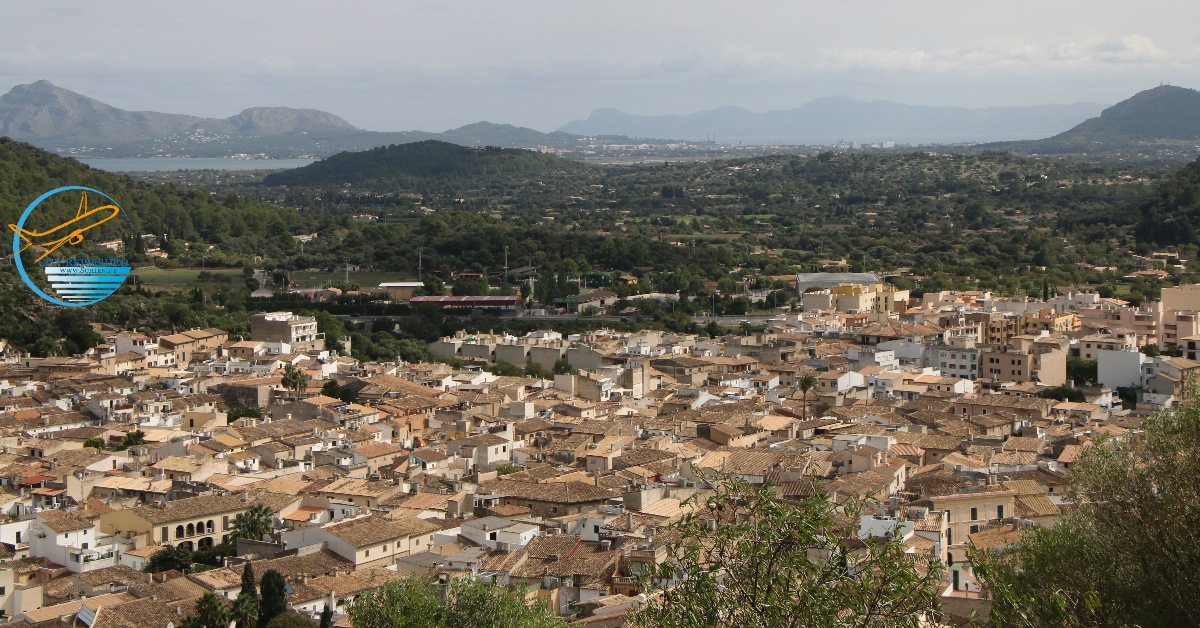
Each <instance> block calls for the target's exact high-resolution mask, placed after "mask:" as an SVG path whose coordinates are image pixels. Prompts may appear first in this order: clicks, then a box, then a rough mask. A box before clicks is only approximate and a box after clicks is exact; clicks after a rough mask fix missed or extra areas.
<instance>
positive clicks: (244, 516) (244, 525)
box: [233, 504, 275, 541]
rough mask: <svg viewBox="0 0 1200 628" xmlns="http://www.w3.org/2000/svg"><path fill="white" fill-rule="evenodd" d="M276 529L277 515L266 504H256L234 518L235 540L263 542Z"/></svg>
mask: <svg viewBox="0 0 1200 628" xmlns="http://www.w3.org/2000/svg"><path fill="white" fill-rule="evenodd" d="M274 529H275V513H273V512H271V509H270V508H268V507H267V506H265V505H264V504H255V505H253V506H251V507H249V508H247V509H246V511H245V512H243V513H241V514H239V515H238V516H236V517H234V518H233V538H235V539H251V540H254V541H261V540H262V538H263V536H265V535H267V534H270V533H271V531H272V530H274Z"/></svg>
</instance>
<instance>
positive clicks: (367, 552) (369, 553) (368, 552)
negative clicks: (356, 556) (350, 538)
mask: <svg viewBox="0 0 1200 628" xmlns="http://www.w3.org/2000/svg"><path fill="white" fill-rule="evenodd" d="M370 555H371V550H366V551H365V552H363V556H370Z"/></svg>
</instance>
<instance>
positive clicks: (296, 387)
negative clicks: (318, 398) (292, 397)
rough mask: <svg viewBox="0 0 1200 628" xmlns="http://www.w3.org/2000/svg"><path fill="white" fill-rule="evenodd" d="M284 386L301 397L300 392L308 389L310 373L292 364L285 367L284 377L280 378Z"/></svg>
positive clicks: (297, 396)
mask: <svg viewBox="0 0 1200 628" xmlns="http://www.w3.org/2000/svg"><path fill="white" fill-rule="evenodd" d="M280 383H281V384H283V387H284V388H286V389H288V390H290V391H292V392H294V393H295V394H296V398H297V399H299V398H300V393H302V392H304V391H305V390H308V373H305V372H304V371H303V370H302V369H298V368H296V367H295V366H292V365H291V364H288V365H287V366H284V367H283V378H282V379H281V380H280Z"/></svg>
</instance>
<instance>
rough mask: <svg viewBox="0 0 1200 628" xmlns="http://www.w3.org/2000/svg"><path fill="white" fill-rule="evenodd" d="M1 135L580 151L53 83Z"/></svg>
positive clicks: (11, 111)
mask: <svg viewBox="0 0 1200 628" xmlns="http://www.w3.org/2000/svg"><path fill="white" fill-rule="evenodd" d="M0 135H7V136H9V137H11V138H13V139H17V140H22V141H26V142H29V143H31V144H33V145H35V146H39V147H41V148H45V149H49V150H53V151H57V152H60V153H68V154H72V155H77V156H85V157H145V156H158V155H172V156H191V157H225V156H229V155H234V154H238V153H249V154H264V155H267V156H269V157H299V156H317V157H325V156H328V155H332V154H335V153H339V152H343V151H358V150H366V149H369V148H373V147H376V146H385V145H389V144H405V143H410V142H419V141H424V140H441V141H446V142H451V143H455V144H461V145H464V146H502V147H506V148H532V147H538V146H550V147H557V148H570V147H574V146H577V145H578V142H577V141H576V137H574V136H571V135H568V134H566V133H542V132H540V131H535V130H534V129H527V128H522V127H516V126H512V125H507V124H493V123H490V122H478V123H475V124H469V125H466V126H463V127H460V128H457V129H451V130H449V131H446V132H444V133H430V132H426V131H405V132H394V133H393V132H376V131H365V130H363V129H359V128H356V127H355V126H353V125H351V124H350V123H348V122H346V121H345V120H343V119H342V118H340V117H338V116H336V115H334V114H332V113H327V112H324V111H317V110H315V109H292V108H288V107H254V108H250V109H246V110H245V111H242V112H241V113H239V114H237V115H235V116H230V117H228V118H201V117H197V116H189V115H183V114H172V113H158V112H153V111H126V110H124V109H118V108H116V107H113V106H110V105H107V104H105V103H103V102H100V101H99V100H96V99H94V98H89V97H87V96H84V95H82V94H78V93H76V92H73V91H71V90H68V89H64V88H62V87H58V86H56V85H54V84H52V83H50V82H49V81H37V82H36V83H30V84H28V85H17V86H16V87H14V88H12V90H10V91H9V92H8V93H7V94H4V95H3V96H0ZM624 139H628V138H624Z"/></svg>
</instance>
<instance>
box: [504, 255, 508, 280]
mask: <svg viewBox="0 0 1200 628" xmlns="http://www.w3.org/2000/svg"><path fill="white" fill-rule="evenodd" d="M504 283H508V247H507V246H505V247H504Z"/></svg>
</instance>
